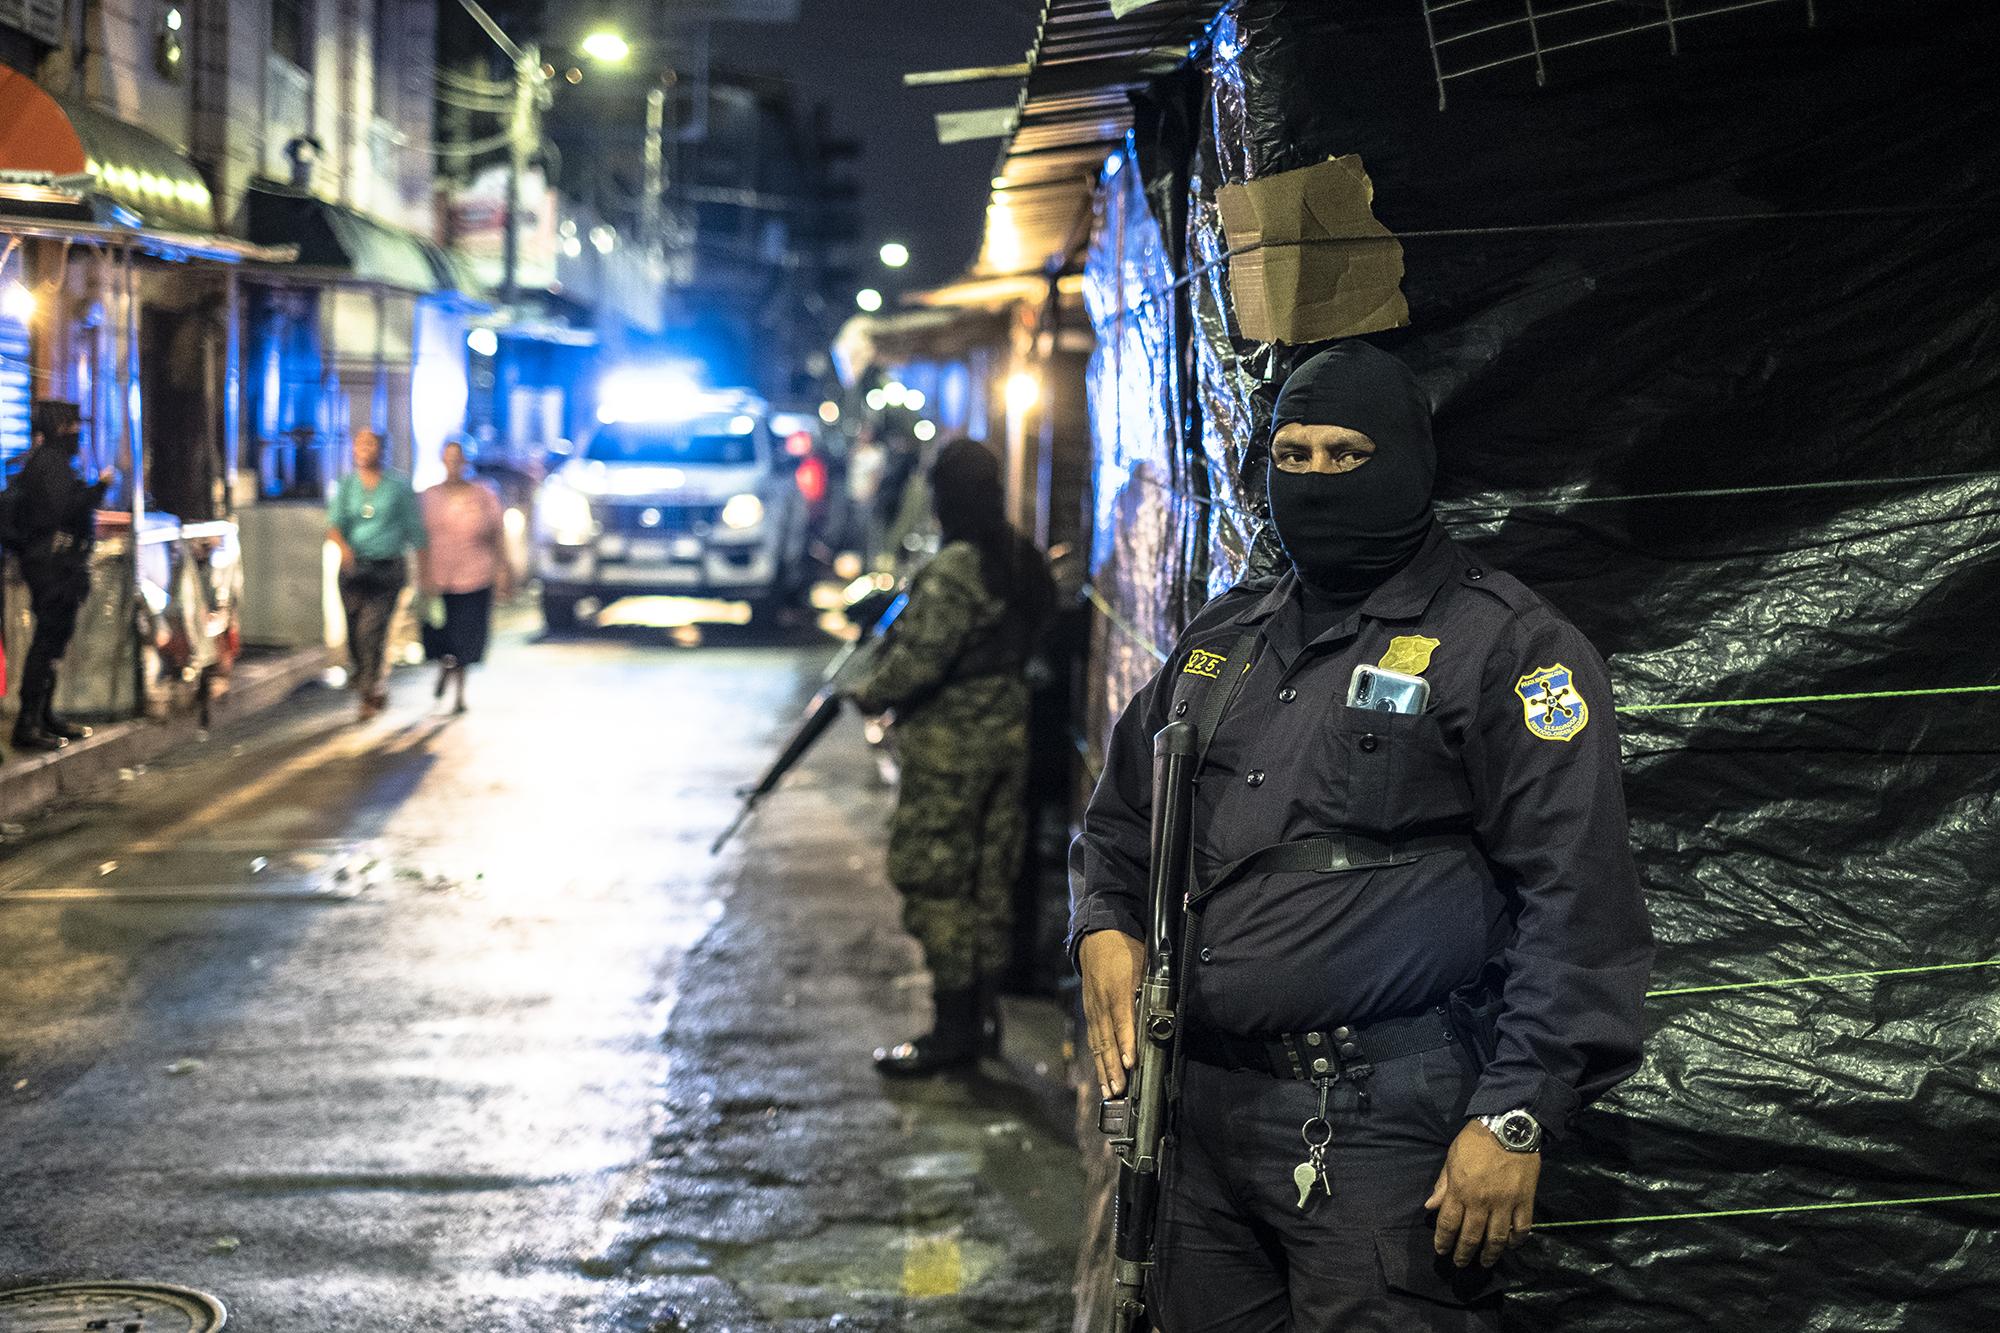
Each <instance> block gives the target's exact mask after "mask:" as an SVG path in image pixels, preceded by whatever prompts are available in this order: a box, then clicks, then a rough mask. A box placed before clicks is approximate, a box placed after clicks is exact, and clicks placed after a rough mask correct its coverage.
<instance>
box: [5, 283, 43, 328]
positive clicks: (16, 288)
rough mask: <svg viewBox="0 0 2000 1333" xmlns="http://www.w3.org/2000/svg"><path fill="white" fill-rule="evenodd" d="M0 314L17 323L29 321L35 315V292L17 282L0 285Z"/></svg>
mask: <svg viewBox="0 0 2000 1333" xmlns="http://www.w3.org/2000/svg"><path fill="white" fill-rule="evenodd" d="M0 315H5V316H6V317H7V318H8V319H11V320H13V321H14V322H15V323H17V324H26V323H29V322H30V321H32V320H33V319H34V317H35V294H34V293H33V292H31V291H29V290H28V289H27V288H26V287H25V286H23V285H22V284H20V283H18V282H10V283H8V284H7V285H6V286H5V287H0Z"/></svg>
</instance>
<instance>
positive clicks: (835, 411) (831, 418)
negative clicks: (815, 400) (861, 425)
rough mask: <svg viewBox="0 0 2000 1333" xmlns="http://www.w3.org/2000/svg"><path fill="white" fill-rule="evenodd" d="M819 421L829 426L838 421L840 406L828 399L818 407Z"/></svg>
mask: <svg viewBox="0 0 2000 1333" xmlns="http://www.w3.org/2000/svg"><path fill="white" fill-rule="evenodd" d="M819 419H820V420H821V421H824V422H825V423H826V424H827V425H829V426H831V425H832V424H833V423H834V422H836V421H838V420H840V404H839V403H836V402H834V401H833V399H831V398H829V399H827V400H826V401H825V402H823V403H821V404H820V405H819Z"/></svg>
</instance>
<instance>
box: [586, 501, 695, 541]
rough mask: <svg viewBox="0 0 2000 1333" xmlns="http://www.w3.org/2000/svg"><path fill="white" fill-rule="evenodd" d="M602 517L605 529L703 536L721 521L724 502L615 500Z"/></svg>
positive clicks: (643, 534)
mask: <svg viewBox="0 0 2000 1333" xmlns="http://www.w3.org/2000/svg"><path fill="white" fill-rule="evenodd" d="M649 518H650V519H651V521H650V522H649V521H648V519H649ZM600 521H601V522H602V523H603V524H604V530H605V531H606V532H622V533H624V534H625V535H627V536H630V537H686V536H690V535H692V536H696V537H701V536H706V535H707V533H708V531H709V530H710V529H711V528H713V527H714V526H715V525H716V524H718V523H720V522H721V521H722V506H721V505H675V504H663V505H646V504H612V505H606V506H604V510H603V516H602V518H601V519H600Z"/></svg>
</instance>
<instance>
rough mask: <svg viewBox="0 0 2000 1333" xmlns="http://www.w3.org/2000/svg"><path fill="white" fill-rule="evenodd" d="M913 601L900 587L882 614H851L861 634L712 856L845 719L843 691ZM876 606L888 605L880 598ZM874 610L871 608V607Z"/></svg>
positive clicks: (830, 669) (841, 655) (832, 666)
mask: <svg viewBox="0 0 2000 1333" xmlns="http://www.w3.org/2000/svg"><path fill="white" fill-rule="evenodd" d="M908 601H909V594H908V593H906V592H900V591H899V592H897V593H896V594H895V595H894V597H893V598H892V599H889V600H888V604H887V605H886V606H883V607H882V609H881V610H880V612H879V614H873V615H872V616H871V615H868V614H865V613H863V612H862V610H861V608H863V607H868V606H869V604H868V603H866V602H863V603H861V604H859V606H857V608H856V609H855V610H853V611H850V612H849V614H850V615H852V616H853V617H854V619H855V621H856V622H857V623H859V624H861V625H862V632H861V635H860V637H858V638H854V639H850V640H848V641H847V642H846V643H845V644H843V645H842V646H841V649H840V651H839V652H838V653H836V654H835V655H834V659H833V661H832V662H830V663H829V664H828V665H827V668H826V672H825V673H824V674H823V675H822V676H821V677H820V681H821V684H820V687H819V690H818V691H817V692H816V693H815V694H814V695H813V697H812V698H811V699H809V700H807V701H806V706H805V711H804V712H802V713H800V714H799V720H798V724H797V725H796V726H794V727H793V728H792V731H791V734H790V735H789V736H787V737H785V743H784V745H783V746H782V747H780V748H779V750H778V757H777V758H775V759H773V760H772V761H771V762H770V764H769V765H767V766H766V767H765V769H764V773H763V776H762V777H759V778H758V779H757V781H756V782H755V783H753V784H752V785H751V786H748V787H745V788H743V789H742V790H741V791H739V792H737V793H736V794H737V795H738V796H741V797H742V798H743V808H742V809H741V810H738V811H737V812H736V818H734V819H732V820H730V821H729V827H728V828H726V829H724V830H722V833H721V836H719V837H717V838H716V840H715V842H714V843H713V844H712V845H711V846H710V847H709V849H708V854H709V855H710V856H716V855H719V854H720V853H721V851H722V849H723V848H724V847H725V846H727V845H728V843H729V840H730V839H731V838H733V837H735V836H736V833H737V830H739V829H741V828H742V827H743V825H744V823H745V822H746V821H747V820H748V819H749V818H750V816H751V815H752V814H753V813H755V811H756V809H757V803H758V802H759V801H761V800H763V799H764V798H765V797H766V796H769V795H770V794H771V793H772V792H773V791H775V790H776V789H777V786H778V784H779V783H780V782H783V781H784V780H785V774H787V773H789V772H791V771H792V767H793V765H795V764H797V763H798V762H799V760H801V759H803V758H804V757H805V754H806V751H808V750H810V749H812V747H813V744H814V742H816V741H818V740H819V738H820V737H821V736H824V735H825V734H826V731H827V728H828V727H831V726H832V725H833V724H834V722H835V721H836V720H837V719H838V718H839V717H840V711H841V704H842V703H843V702H844V701H845V698H846V696H845V694H844V693H843V691H844V690H845V689H846V688H847V685H848V683H849V682H850V681H851V680H852V679H853V678H854V677H855V676H857V675H859V674H861V673H862V672H863V671H865V670H867V669H868V667H869V666H870V665H872V664H873V663H874V661H875V658H876V656H877V655H878V654H879V653H880V652H881V650H882V644H883V643H884V641H885V640H886V639H887V637H888V633H889V629H890V627H891V626H892V625H894V624H895V623H896V617H897V616H899V615H901V614H902V613H903V606H904V604H905V603H906V602H908ZM874 605H875V606H881V605H882V604H881V603H880V602H876V603H875V604H874ZM872 609H873V608H872V607H869V610H871V611H872Z"/></svg>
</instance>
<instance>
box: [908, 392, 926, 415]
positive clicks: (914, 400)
mask: <svg viewBox="0 0 2000 1333" xmlns="http://www.w3.org/2000/svg"><path fill="white" fill-rule="evenodd" d="M903 406H904V407H907V408H909V409H910V410H911V411H912V412H921V411H923V410H924V391H923V390H922V389H909V390H906V391H905V392H904V394H903Z"/></svg>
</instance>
